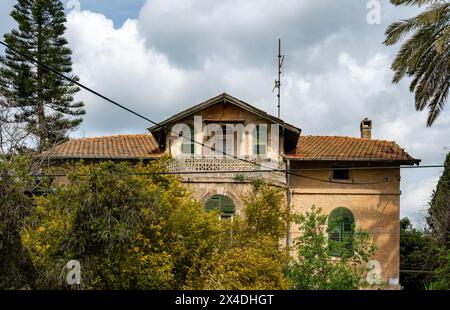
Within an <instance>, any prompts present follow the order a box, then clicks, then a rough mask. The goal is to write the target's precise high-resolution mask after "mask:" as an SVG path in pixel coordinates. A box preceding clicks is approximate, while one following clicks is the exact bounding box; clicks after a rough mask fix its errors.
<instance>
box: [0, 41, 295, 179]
mask: <svg viewBox="0 0 450 310" xmlns="http://www.w3.org/2000/svg"><path fill="white" fill-rule="evenodd" d="M0 44H2V45H4V46H5V47H7V48H8V49H10V50H11V51H13V52H14V53H16V54H18V55H20V56H22V57H24V58H25V59H28V60H29V61H30V62H32V63H34V64H36V65H38V66H41V67H43V68H45V69H47V70H49V71H51V72H53V73H54V74H56V75H58V76H60V77H62V78H63V79H66V80H67V81H69V82H71V83H73V84H75V85H77V86H78V87H80V88H82V89H85V90H87V91H88V92H90V93H92V94H94V95H96V96H98V97H100V98H102V99H104V100H106V101H108V102H109V103H112V104H113V105H115V106H117V107H119V108H121V109H123V110H125V111H127V112H130V113H132V114H133V115H135V116H137V117H140V118H142V119H144V120H146V121H147V122H150V123H152V124H154V125H156V126H159V127H160V128H163V129H165V130H166V131H168V132H170V133H171V132H172V130H171V129H170V128H168V127H167V126H165V125H162V124H160V123H157V122H155V121H153V120H151V119H150V118H148V117H146V116H144V115H142V114H140V113H138V112H136V111H133V110H131V109H130V108H127V107H125V106H124V105H122V104H120V103H118V102H116V101H114V100H112V99H110V98H108V97H106V96H104V95H102V94H100V93H99V92H97V91H95V90H93V89H91V88H89V87H87V86H85V85H83V84H82V83H80V82H78V81H76V80H74V79H73V78H70V77H68V76H66V75H65V74H63V73H61V72H59V71H57V70H56V69H53V68H52V67H50V66H48V65H46V64H44V63H42V62H40V61H39V60H36V59H34V58H33V57H31V56H29V55H27V54H25V53H22V52H21V51H19V50H17V49H15V48H13V47H11V46H10V45H9V44H7V43H5V42H3V41H1V40H0ZM179 137H182V138H184V139H188V140H189V141H190V142H192V143H195V144H198V145H200V146H202V147H206V148H208V149H210V150H212V151H214V152H217V153H220V154H222V155H225V156H229V157H233V158H234V159H237V160H240V161H243V162H247V163H250V164H252V165H255V166H259V167H261V168H266V169H272V167H268V166H265V165H262V164H260V163H255V162H253V161H251V160H247V159H244V158H240V157H238V156H235V155H232V154H228V153H226V152H223V151H217V150H216V149H215V148H213V147H210V146H208V145H206V144H204V143H203V142H199V141H196V140H194V139H193V138H192V137H187V136H184V133H183V135H181V134H179ZM298 176H299V177H301V176H300V175H298Z"/></svg>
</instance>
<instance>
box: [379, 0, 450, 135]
mask: <svg viewBox="0 0 450 310" xmlns="http://www.w3.org/2000/svg"><path fill="white" fill-rule="evenodd" d="M391 3H393V4H394V5H403V6H408V5H418V6H421V5H428V7H427V9H426V10H425V11H424V12H422V13H420V14H419V15H417V16H415V17H412V18H409V19H406V20H402V21H399V22H395V23H392V24H391V25H390V26H389V27H388V28H387V30H386V40H385V41H384V44H386V45H394V44H396V43H398V42H399V41H400V40H401V39H402V38H403V37H404V36H406V35H408V34H409V33H411V32H413V34H412V35H411V36H410V37H409V38H408V39H407V40H406V42H404V43H403V45H402V46H401V48H400V50H399V52H398V54H397V56H396V58H395V60H394V62H393V63H392V69H393V71H394V72H395V75H394V79H393V82H394V83H398V82H399V81H400V80H402V79H403V78H404V77H405V76H407V77H411V78H412V82H411V85H410V91H411V92H414V93H415V106H416V110H418V111H422V110H424V109H425V108H428V110H429V113H428V119H427V126H431V125H432V124H433V123H434V121H435V120H436V119H437V117H438V116H439V114H440V112H441V111H442V110H443V108H444V105H445V103H446V101H447V97H448V90H449V86H448V85H449V80H450V72H449V66H448V65H447V62H448V58H449V56H450V49H449V48H448V44H449V41H450V27H449V20H450V4H449V3H448V2H446V1H442V2H441V1H434V0H391Z"/></svg>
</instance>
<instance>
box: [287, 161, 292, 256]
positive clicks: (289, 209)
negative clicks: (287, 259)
mask: <svg viewBox="0 0 450 310" xmlns="http://www.w3.org/2000/svg"><path fill="white" fill-rule="evenodd" d="M290 170H291V160H290V159H286V207H287V211H288V214H289V218H288V220H289V221H288V225H287V226H286V254H289V247H290V246H291V222H290V216H291V185H290V181H291V175H290V173H289V172H290Z"/></svg>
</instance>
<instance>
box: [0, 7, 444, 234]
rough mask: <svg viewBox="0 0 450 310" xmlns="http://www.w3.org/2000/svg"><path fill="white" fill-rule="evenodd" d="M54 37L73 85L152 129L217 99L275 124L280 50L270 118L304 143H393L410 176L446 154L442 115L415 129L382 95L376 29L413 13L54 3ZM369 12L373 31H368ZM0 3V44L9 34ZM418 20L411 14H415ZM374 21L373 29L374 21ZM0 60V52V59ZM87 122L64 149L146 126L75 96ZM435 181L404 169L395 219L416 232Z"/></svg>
mask: <svg viewBox="0 0 450 310" xmlns="http://www.w3.org/2000/svg"><path fill="white" fill-rule="evenodd" d="M63 2H64V3H65V5H66V9H67V14H68V15H67V24H66V26H67V32H66V37H67V39H68V41H69V47H70V48H71V49H72V51H73V68H74V72H75V73H76V74H77V75H78V76H79V77H80V79H81V82H82V83H84V84H86V85H88V86H89V87H91V88H93V89H95V90H97V91H99V92H101V93H102V94H105V95H106V96H108V97H110V98H112V99H114V100H116V101H118V102H120V103H121V104H123V105H126V106H128V107H130V108H132V109H134V110H136V111H138V112H139V113H141V114H143V115H145V116H148V117H149V118H151V119H153V120H155V121H162V120H164V119H166V118H167V117H169V116H171V115H173V114H175V113H177V112H179V111H180V110H183V109H185V108H188V107H190V106H192V105H195V104H197V103H200V102H202V101H204V100H206V99H208V98H211V97H213V96H216V95H218V94H220V93H223V92H227V93H229V94H231V95H233V96H235V97H237V98H239V99H242V100H244V101H246V102H248V103H250V104H252V105H255V106H256V107H258V108H260V109H263V110H265V111H267V112H268V113H270V114H273V115H276V112H277V111H276V97H275V93H273V92H272V90H273V85H274V80H275V79H276V75H277V58H276V54H277V49H278V46H277V40H278V38H281V39H282V43H283V53H284V54H285V55H286V56H285V63H284V69H283V75H282V108H281V116H282V118H283V119H284V120H285V121H287V122H289V123H291V124H294V125H296V126H297V127H300V128H301V129H302V134H304V135H310V134H311V135H343V136H356V137H357V136H359V135H360V133H359V123H360V121H361V120H362V119H363V118H365V117H369V118H370V119H372V120H373V131H372V137H373V138H374V139H383V140H394V141H396V142H397V143H398V144H400V145H401V146H402V147H403V148H405V149H406V150H407V151H408V152H409V154H411V155H412V156H413V157H415V158H420V159H422V165H431V164H442V163H443V161H444V158H445V155H446V153H447V152H449V151H450V104H448V106H447V108H446V109H445V110H444V112H443V113H442V114H441V116H440V117H439V118H438V120H437V121H436V122H435V124H434V125H433V127H431V128H427V127H426V125H425V123H426V111H424V112H416V111H415V109H414V97H413V94H411V93H410V92H409V90H408V89H409V88H408V86H409V83H408V82H409V81H408V80H405V81H402V82H401V83H399V84H398V85H394V84H392V83H391V80H392V76H393V73H392V71H391V70H390V64H391V62H392V60H393V58H394V57H395V54H396V51H397V50H398V47H399V46H398V45H397V46H393V47H386V46H383V45H382V42H383V40H384V32H385V30H386V28H387V26H388V25H389V24H390V23H391V22H393V21H397V20H399V19H405V18H408V17H411V16H413V15H414V14H416V13H418V12H420V10H421V9H420V8H416V7H410V8H399V7H393V6H392V5H391V4H390V3H389V1H388V0H379V1H376V0H371V1H366V0H339V1H337V0H314V1H312V0H280V1H273V0H215V1H210V0H127V1H123V0H79V1H77V0H65V1H63ZM374 2H376V3H380V11H379V12H380V13H381V15H380V20H379V23H369V22H368V14H369V17H370V16H372V15H371V13H372V12H374V11H373V8H374V7H373V6H371V5H372V4H373V3H374ZM14 3H15V1H14V0H1V1H0V33H5V32H8V31H10V30H11V28H13V27H14V26H15V23H14V21H13V20H12V19H11V18H9V16H8V14H9V12H10V10H11V7H12V5H13V4H14ZM422 9H423V8H422ZM375 21H376V20H375ZM0 52H2V50H1V49H0ZM77 97H78V99H80V100H83V101H84V102H85V104H86V110H87V115H86V117H85V120H84V122H83V124H82V126H81V127H80V128H79V130H77V131H76V132H74V133H73V134H72V137H74V138H76V137H91V136H99V135H111V134H124V133H130V134H131V133H143V132H145V131H146V128H147V127H149V125H150V124H148V123H146V122H145V121H143V120H140V119H138V118H136V117H135V116H133V115H130V114H127V113H126V112H124V111H122V110H120V109H118V108H115V107H113V106H111V105H110V104H108V103H106V102H104V101H102V100H101V99H100V98H97V97H95V96H93V95H91V94H89V93H87V92H85V91H81V92H80V93H79V94H78V95H77ZM441 173H442V169H404V170H402V183H401V190H402V196H401V216H408V217H410V218H411V219H412V220H413V222H414V223H416V224H417V225H419V226H421V225H423V216H424V214H425V210H426V208H427V202H428V201H429V199H430V196H431V193H432V190H433V189H434V187H435V186H436V183H437V180H438V178H439V176H440V174H441Z"/></svg>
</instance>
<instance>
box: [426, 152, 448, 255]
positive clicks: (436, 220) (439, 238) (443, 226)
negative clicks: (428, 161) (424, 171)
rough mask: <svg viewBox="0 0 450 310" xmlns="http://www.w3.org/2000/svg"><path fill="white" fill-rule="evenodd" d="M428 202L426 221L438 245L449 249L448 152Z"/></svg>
mask: <svg viewBox="0 0 450 310" xmlns="http://www.w3.org/2000/svg"><path fill="white" fill-rule="evenodd" d="M444 167H445V168H444V172H443V173H442V175H441V177H440V178H439V181H438V184H437V186H436V189H435V190H434V191H433V196H432V198H431V202H430V203H429V208H428V214H427V223H428V226H429V227H430V229H431V232H432V234H433V238H434V240H435V241H436V243H437V244H438V245H439V246H442V247H446V248H447V249H450V153H448V154H447V157H446V159H445V163H444Z"/></svg>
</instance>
